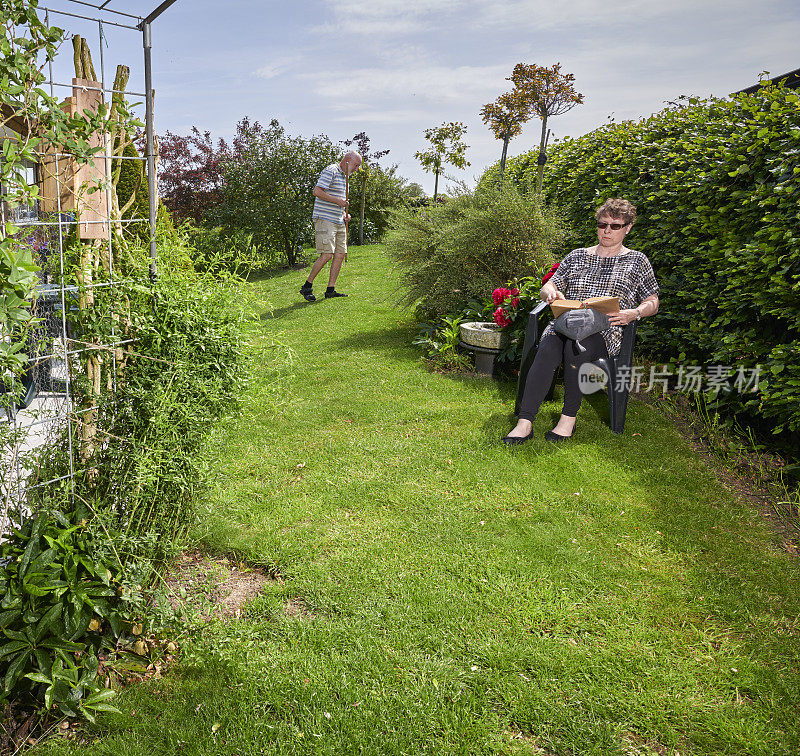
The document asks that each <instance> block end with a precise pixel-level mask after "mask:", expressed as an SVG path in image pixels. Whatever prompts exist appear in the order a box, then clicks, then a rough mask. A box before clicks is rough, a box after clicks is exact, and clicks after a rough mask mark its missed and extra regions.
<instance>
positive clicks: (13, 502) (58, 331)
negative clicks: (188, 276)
mask: <svg viewBox="0 0 800 756" xmlns="http://www.w3.org/2000/svg"><path fill="white" fill-rule="evenodd" d="M69 2H71V3H73V4H74V5H75V6H78V7H77V11H78V12H68V11H64V10H59V9H56V8H44V7H40V11H41V13H42V14H43V16H44V20H45V23H46V24H47V25H51V24H53V25H54V18H55V17H59V19H60V23H59V26H61V27H62V28H66V29H67V30H68V31H67V33H66V34H65V37H64V43H68V42H69V41H70V40H71V41H72V42H73V47H74V50H75V55H74V67H75V70H74V76H71V77H70V76H69V74H70V73H72V72H71V71H70V70H69V67H71V65H72V63H73V57H72V56H70V55H69V54H67V53H66V51H65V50H64V47H66V44H62V49H61V51H60V53H59V55H58V57H57V58H56V60H54V61H51V62H50V63H49V65H48V66H47V69H46V76H47V80H46V82H45V83H44V86H46V87H47V88H49V92H50V94H51V95H52V96H53V97H57V98H58V99H59V100H61V98H62V97H63V96H64V95H67V96H66V97H64V99H63V101H61V107H62V108H63V109H64V110H65V111H66V112H68V113H69V112H71V113H77V114H80V113H82V112H85V111H86V110H87V109H88V110H90V111H93V112H94V113H97V112H103V111H102V108H104V107H105V108H106V110H107V111H108V112H110V113H111V114H112V115H111V117H109V118H108V124H107V127H106V128H103V129H98V130H97V131H96V132H95V133H94V134H93V135H92V139H91V140H90V141H92V142H93V146H94V147H95V148H96V150H95V152H94V154H93V155H92V157H91V159H89V160H88V161H86V160H83V161H81V160H78V159H77V158H76V155H75V154H73V153H72V152H70V150H69V149H68V148H67V146H66V145H64V144H47V145H45V144H43V145H42V146H41V147H40V148H39V151H38V152H37V153H36V157H37V161H36V162H35V163H26V164H25V165H24V166H23V169H24V171H25V176H24V180H25V181H26V182H27V183H28V184H30V185H36V186H37V187H38V188H39V199H38V200H37V201H36V202H34V203H32V204H30V205H27V206H24V205H23V206H21V207H20V206H16V207H14V206H13V203H11V204H9V203H7V202H5V201H3V198H0V214H2V217H1V218H0V220H2V227H1V228H2V231H0V233H2V234H6V233H7V231H6V229H7V226H6V224H7V222H8V223H12V224H13V225H14V226H15V227H16V229H17V230H16V232H15V234H14V238H15V241H16V242H17V243H18V244H19V245H22V246H25V247H28V248H30V251H31V252H32V254H33V258H34V261H35V263H36V265H37V267H38V270H37V273H36V275H37V277H38V285H37V286H36V294H35V297H34V298H33V300H32V301H31V302H30V308H31V314H32V315H33V317H34V320H33V322H32V325H30V326H29V327H28V328H27V329H26V335H25V340H24V348H23V351H24V353H25V355H26V357H27V368H26V370H25V371H24V373H23V375H22V376H21V378H16V377H12V376H11V375H10V374H6V375H2V376H0V533H3V532H7V529H8V527H9V526H10V525H11V524H12V523H11V521H10V518H11V517H12V516H13V515H14V514H16V515H21V514H24V513H25V512H26V511H28V510H29V509H30V507H31V506H32V505H33V502H34V501H41V500H43V499H45V498H46V497H47V496H48V495H49V493H48V492H54V491H58V492H59V493H60V494H65V493H66V494H67V495H69V492H70V491H71V490H73V485H74V479H75V476H76V475H87V474H92V467H91V465H92V457H93V456H94V452H95V451H96V450H97V449H98V448H102V446H103V444H104V443H106V441H107V439H108V435H107V434H105V435H104V431H103V423H102V422H101V421H100V416H101V414H102V412H103V411H104V410H103V406H105V407H108V406H109V405H113V404H114V401H115V394H116V393H117V390H118V387H119V383H120V380H121V375H122V373H123V372H124V365H125V362H126V360H127V359H128V358H129V357H130V355H131V354H132V352H133V350H134V347H133V339H131V338H129V337H128V333H129V330H130V329H129V325H130V318H131V302H132V299H133V298H134V296H135V294H134V292H135V290H136V285H137V282H141V281H143V280H147V278H148V276H149V275H152V274H153V273H154V252H155V241H154V240H155V222H154V221H155V198H153V197H151V196H150V194H151V193H152V192H149V191H148V178H150V175H149V173H150V172H152V173H153V179H154V173H155V170H154V169H155V158H154V155H153V153H154V150H153V136H152V98H151V97H147V98H145V99H146V102H147V104H146V108H145V110H146V112H145V113H142V114H141V115H142V116H144V117H143V118H140V119H139V126H141V121H146V122H147V124H148V137H149V138H147V139H145V137H144V136H143V135H142V134H141V132H139V134H138V135H137V133H136V131H135V130H134V129H132V128H131V124H136V120H135V111H136V110H137V109H138V110H139V111H141V110H142V103H141V102H139V103H129V102H128V101H127V98H128V97H133V96H136V95H137V93H138V95H139V96H140V97H145V95H143V94H142V93H143V92H145V91H146V89H147V86H146V84H142V85H141V86H135V87H130V86H127V82H128V79H127V75H122V74H123V73H124V71H123V72H121V68H123V67H118V68H117V72H116V75H115V76H114V77H111V76H109V72H108V71H107V58H108V52H107V48H108V46H109V36H110V33H109V30H110V29H111V28H113V31H114V33H117V34H118V33H121V32H122V33H125V34H128V35H130V34H131V32H133V33H134V34H135V35H142V34H143V33H144V34H145V35H146V44H145V55H147V53H148V46H149V40H147V37H148V36H149V26H148V27H147V28H143V22H142V19H141V18H138V17H135V16H132V15H130V14H127V13H119V12H116V11H113V10H112V9H110V8H108V7H104V6H108V5H109V3H108V2H104V3H102V5H92V4H90V3H84V2H79V1H78V0H69ZM62 4H63V3H62ZM70 7H71V6H70ZM87 8H94V9H95V10H97V11H103V14H106V13H108V12H109V11H110V12H112V13H115V15H114V16H113V17H112V18H113V19H115V20H109V17H108V16H106V15H103V17H89V16H86V15H83V13H82V12H80V11H81V10H84V11H85V10H87ZM98 15H101V14H99V13H98ZM137 20H138V22H139V23H138V24H137V25H133V23H134V22H135V21H137ZM65 21H66V23H64V22H65ZM73 27H80V30H81V31H82V33H83V34H85V35H86V37H82V36H81V35H80V34H79V33H78V31H75V30H73ZM92 33H93V34H94V39H95V42H94V43H91V44H92V45H93V46H95V50H96V51H98V57H97V61H98V68H97V70H96V71H95V69H94V66H93V63H92V62H91V55H90V54H89V53H88V52H86V51H87V50H88V48H89V47H90V43H89V42H87V39H89V38H90V34H92ZM76 39H77V40H78V41H77V42H76ZM139 39H141V36H139ZM81 40H83V41H82V42H81ZM140 49H141V48H140ZM82 51H83V56H81V52H82ZM70 52H72V51H70ZM147 66H148V61H146V63H145V70H147ZM124 68H125V69H126V70H129V69H127V67H124ZM147 78H148V77H147V76H146V77H145V79H147ZM121 82H122V83H121ZM115 99H116V105H117V110H118V111H119V112H122V111H123V110H124V111H125V113H126V116H127V118H126V120H125V121H124V122H123V121H122V119H118V120H116V121H115V120H114V118H113V114H114V112H115V111H114V106H115ZM98 109H101V110H100V111H98ZM4 121H5V122H4V125H3V127H2V133H0V140H2V141H5V140H7V139H10V140H17V141H18V142H22V141H23V140H24V139H25V137H26V134H24V133H22V131H23V128H24V126H20V125H18V124H15V121H14V119H13V118H6V119H4ZM137 136H138V141H139V145H138V146H139V149H137ZM148 155H150V156H151V157H149V158H148ZM148 164H149V169H150V171H148ZM153 184H154V180H153V181H151V182H150V186H151V187H152V186H153ZM5 193H6V187H3V194H5ZM148 245H149V246H148ZM0 336H2V337H3V338H6V339H8V338H9V335H8V334H5V335H3V334H0Z"/></svg>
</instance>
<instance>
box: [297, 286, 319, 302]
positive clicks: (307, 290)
mask: <svg viewBox="0 0 800 756" xmlns="http://www.w3.org/2000/svg"><path fill="white" fill-rule="evenodd" d="M300 293H301V294H302V295H303V299H305V300H306V302H316V301H317V298H316V297H315V296H314V292H313V291H312V290H311V287H310V286H301V287H300Z"/></svg>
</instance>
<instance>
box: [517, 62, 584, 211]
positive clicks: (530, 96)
mask: <svg viewBox="0 0 800 756" xmlns="http://www.w3.org/2000/svg"><path fill="white" fill-rule="evenodd" d="M509 81H513V82H514V88H515V90H516V92H517V93H518V96H519V97H520V98H521V99H522V100H523V101H524V102H525V103H526V104H527V105H528V107H529V108H530V109H531V111H532V112H533V113H535V114H536V115H537V116H539V118H541V119H542V138H541V141H540V143H539V161H538V162H539V171H538V173H537V175H536V194H537V195H538V194H540V193H541V191H542V177H543V176H544V164H545V163H546V162H547V153H546V147H547V119H548V118H552V117H553V116H558V115H562V114H564V113H566V112H567V111H568V110H572V108H574V107H575V106H576V105H580V104H581V103H582V102H583V95H582V94H580V93H579V92H576V91H575V87H574V86H573V84H572V82H573V81H575V77H574V76H573V75H572V74H562V73H561V64H560V63H554V64H553V65H552V66H550V68H547V66H537V65H536V64H535V63H517V65H516V66H514V72H513V73H512V74H511V76H510V77H509Z"/></svg>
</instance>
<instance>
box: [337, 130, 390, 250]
mask: <svg viewBox="0 0 800 756" xmlns="http://www.w3.org/2000/svg"><path fill="white" fill-rule="evenodd" d="M344 144H346V145H347V146H348V147H355V149H356V151H357V152H358V153H359V154H360V155H361V159H362V161H363V162H362V164H361V168H360V170H359V173H360V174H361V212H360V213H359V217H358V243H359V244H363V243H364V210H365V208H366V202H367V181H368V180H369V177H370V173H371V172H372V170H373V168H376V169H377V168H378V161H379V160H380V159H381V158H382V157H383V156H384V155H388V154H389V150H376V151H375V152H370V151H369V150H370V138H369V137H368V136H367V133H366V132H365V131H362V132H360V133H358V134H356V135H355V136H354V137H353V138H352V139H345V141H344Z"/></svg>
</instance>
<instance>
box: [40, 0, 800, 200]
mask: <svg viewBox="0 0 800 756" xmlns="http://www.w3.org/2000/svg"><path fill="white" fill-rule="evenodd" d="M92 1H93V2H99V0H92ZM41 4H42V5H43V6H47V7H50V8H53V9H64V10H70V11H72V12H77V13H85V14H86V15H96V14H95V12H94V11H92V10H91V9H89V8H85V7H84V6H79V5H76V4H74V3H70V2H67V1H66V0H41ZM158 4H159V0H112V2H111V7H113V8H116V9H118V10H125V11H128V12H130V13H134V14H141V15H146V14H147V13H148V12H149V11H151V10H152V9H153V8H154V7H156V6H157V5H158ZM106 18H109V19H112V20H113V19H114V17H113V16H106ZM51 21H52V22H53V23H57V24H58V25H60V26H62V27H64V28H66V29H68V30H70V31H74V32H77V33H80V34H83V35H84V36H86V37H87V38H88V39H89V43H90V46H91V48H92V53H93V56H94V59H95V63H96V66H97V67H98V68H99V52H98V48H99V40H98V27H97V25H96V24H88V23H87V22H82V21H78V20H75V19H69V18H65V17H63V16H58V15H55V14H54V15H53V16H52V17H51ZM104 31H105V37H106V43H107V45H106V46H105V48H104V58H105V65H106V68H107V77H111V76H113V73H110V71H112V70H113V67H114V66H115V65H116V64H117V63H125V64H127V65H129V66H130V67H131V69H132V77H131V87H132V88H133V87H138V91H143V86H142V84H141V81H142V79H141V76H142V74H141V70H142V69H141V58H142V52H141V51H142V46H141V35H140V34H138V33H137V32H131V31H126V30H116V29H113V28H112V27H105V28H104ZM798 39H800V3H797V2H796V0H725V1H724V2H723V1H722V0H694V1H692V0H672V2H669V3H667V2H650V1H647V2H642V1H638V0H606V1H605V2H602V3H601V2H597V1H596V0H562V1H561V2H558V0H555V1H550V2H542V1H541V0H369V1H364V0H297V2H294V3H286V2H257V1H256V0H227V2H225V1H224V0H218V1H217V2H211V0H178V1H177V3H176V4H175V5H173V6H172V7H171V8H169V9H168V10H167V11H166V12H165V13H164V14H163V15H162V16H161V17H160V18H159V19H158V20H156V21H155V22H154V24H153V45H154V49H153V70H154V86H155V88H156V91H157V95H156V130H157V132H158V133H163V132H164V131H165V130H167V129H169V130H170V131H173V132H175V133H181V134H183V133H187V132H188V130H189V129H190V128H191V127H192V126H197V127H198V128H199V129H201V130H206V129H208V130H210V131H211V133H212V135H214V136H215V137H226V138H228V137H230V136H231V135H232V134H233V132H234V130H235V125H236V122H237V121H238V120H239V119H241V118H242V117H243V116H245V115H247V116H249V117H250V118H251V119H253V120H259V121H262V122H268V121H269V120H270V119H271V118H277V119H278V120H279V121H280V122H281V123H282V124H283V125H284V126H285V127H286V128H287V130H288V131H289V132H290V133H292V134H298V135H303V136H311V135H312V134H320V133H322V134H327V135H328V136H329V137H330V138H331V139H332V140H334V141H339V140H342V139H347V138H349V137H352V136H353V135H354V134H355V133H357V132H359V131H366V132H367V133H368V134H369V136H370V137H371V139H372V144H373V147H374V148H375V149H390V150H391V152H390V153H389V155H388V156H387V157H386V158H384V161H383V162H384V163H389V162H396V163H398V164H399V166H400V169H399V170H400V173H401V175H403V176H405V177H407V178H408V179H410V180H413V181H418V182H420V183H422V185H423V187H424V188H425V190H426V191H427V192H429V193H431V192H432V191H433V178H432V176H430V175H428V174H425V173H423V172H422V171H421V169H420V167H419V165H418V163H417V162H416V161H415V159H414V152H415V151H416V150H418V149H421V148H424V146H425V142H424V138H423V131H424V130H425V129H426V128H428V127H430V126H435V125H438V124H440V123H442V122H444V121H463V122H464V123H465V124H466V125H467V128H468V132H467V137H466V142H467V144H469V145H470V149H469V150H468V153H467V158H468V159H469V160H470V162H471V166H470V167H469V168H467V169H466V170H465V171H452V170H451V171H449V172H450V173H451V174H452V175H454V176H457V177H458V178H460V179H463V180H466V181H467V182H470V183H471V182H472V181H473V180H474V179H475V178H476V177H478V176H480V174H481V172H482V171H483V169H484V168H485V167H486V166H487V165H489V164H491V163H492V162H494V161H496V160H497V159H498V157H499V154H500V144H499V143H498V142H497V141H495V140H494V138H493V137H492V136H491V134H490V132H489V131H488V130H487V129H486V127H485V126H484V125H483V124H482V122H481V119H480V116H479V114H478V113H479V110H480V108H481V107H482V106H483V105H484V104H485V103H487V102H490V101H492V100H493V99H494V98H495V97H496V96H497V95H498V94H500V93H501V92H504V91H506V90H507V89H508V88H509V82H507V81H505V77H507V76H509V75H510V73H511V70H512V69H513V67H514V65H515V64H516V63H519V62H524V63H537V64H540V65H552V64H553V63H555V62H561V63H562V65H563V69H562V70H564V71H566V72H570V73H573V74H574V75H575V77H576V82H575V84H576V87H577V89H578V91H580V92H582V93H583V94H584V96H585V102H584V104H583V105H580V106H578V107H576V108H575V109H573V110H572V111H570V112H569V113H567V114H565V115H563V116H560V117H558V118H556V119H553V120H552V121H551V126H552V129H553V132H554V135H555V136H556V137H564V136H577V135H580V134H584V133H586V132H588V131H591V130H592V129H595V128H597V127H598V126H601V125H603V124H604V123H607V122H608V119H609V118H612V117H613V118H615V119H616V120H622V119H626V118H639V117H643V116H647V115H649V114H650V113H652V112H655V111H657V110H660V109H661V108H662V107H663V106H664V103H665V102H666V101H670V100H674V99H676V98H677V97H678V96H680V95H682V94H686V95H696V96H701V97H705V96H708V95H711V94H713V95H717V96H725V95H727V94H729V93H730V92H732V91H734V90H737V89H741V88H743V87H745V86H749V85H750V84H752V83H755V81H757V79H758V75H759V73H760V72H762V71H769V72H771V75H777V74H781V73H785V72H787V71H790V70H793V69H795V68H797V67H800V53H798V45H797V40H798ZM71 53H72V48H71V46H69V48H68V49H66V50H65V54H64V56H63V57H64V60H63V61H62V62H60V63H59V65H58V66H57V68H56V77H60V78H61V80H62V81H63V80H65V79H64V78H63V77H67V76H69V77H71V73H70V71H69V70H68V69H69V66H71ZM64 94H66V92H64ZM134 99H135V98H134ZM539 129H540V122H539V121H531V122H529V123H528V124H527V125H526V127H525V130H524V131H523V133H522V135H521V137H518V138H517V139H515V140H514V141H512V143H511V145H510V153H511V154H518V153H520V152H524V151H527V150H529V149H531V148H533V147H534V146H535V145H537V144H538V139H539Z"/></svg>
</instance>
